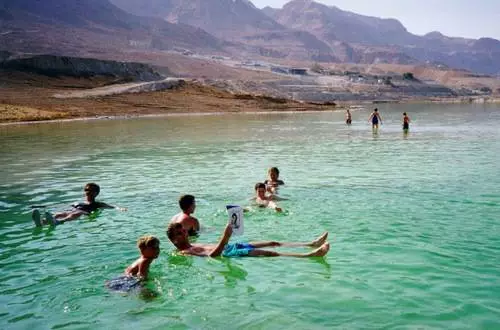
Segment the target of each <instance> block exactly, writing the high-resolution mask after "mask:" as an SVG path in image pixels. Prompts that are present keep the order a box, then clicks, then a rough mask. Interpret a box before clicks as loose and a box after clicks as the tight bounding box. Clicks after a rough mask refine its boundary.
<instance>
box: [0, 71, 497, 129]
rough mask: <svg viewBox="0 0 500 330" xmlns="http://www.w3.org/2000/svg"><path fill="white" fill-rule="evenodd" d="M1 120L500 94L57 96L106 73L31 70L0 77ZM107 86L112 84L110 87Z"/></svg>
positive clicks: (183, 88) (186, 89) (191, 85)
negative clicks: (62, 74) (307, 98)
mask: <svg viewBox="0 0 500 330" xmlns="http://www.w3.org/2000/svg"><path fill="white" fill-rule="evenodd" d="M0 83H2V84H1V85H2V86H1V87H2V88H0V125H1V126H6V125H27V124H41V123H57V122H59V123H64V122H72V121H93V120H119V119H136V118H154V117H168V116H206V115H224V114H236V113H237V114H252V115H255V114H259V113H260V114H272V113H287V114H291V113H302V112H325V111H338V110H341V109H346V108H351V107H352V108H355V107H363V108H370V107H377V106H379V107H380V106H383V104H415V103H421V104H458V103H480V104H483V103H484V104H487V103H500V98H497V97H494V96H490V97H464V96H460V97H455V98H426V99H423V98H422V99H400V100H372V101H369V100H363V101H356V100H353V101H346V102H342V103H341V104H335V103H329V104H328V103H327V104H322V103H314V102H302V101H295V100H290V99H286V98H279V97H271V96H266V95H253V94H238V93H231V92H229V91H226V90H223V89H219V88H217V87H213V86H207V85H205V84H202V83H198V82H189V81H188V82H185V83H183V84H182V85H180V86H179V87H176V88H172V89H168V90H161V91H152V92H139V93H123V94H116V95H106V96H93V97H79V98H57V97H54V95H58V94H61V93H69V94H70V95H71V93H73V94H75V93H76V94H81V93H87V92H86V91H89V90H92V89H94V88H96V87H99V86H107V85H106V84H107V83H109V81H108V80H106V79H105V78H95V79H84V78H58V79H54V78H47V77H42V76H36V75H32V74H11V75H3V76H2V77H0ZM106 88H107V89H109V87H106Z"/></svg>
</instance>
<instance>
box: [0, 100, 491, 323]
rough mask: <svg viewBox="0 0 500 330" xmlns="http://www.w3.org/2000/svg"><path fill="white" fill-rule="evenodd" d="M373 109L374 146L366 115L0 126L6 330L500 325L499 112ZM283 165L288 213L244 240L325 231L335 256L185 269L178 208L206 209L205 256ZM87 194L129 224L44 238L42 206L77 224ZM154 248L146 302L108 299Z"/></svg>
mask: <svg viewBox="0 0 500 330" xmlns="http://www.w3.org/2000/svg"><path fill="white" fill-rule="evenodd" d="M379 110H380V111H381V115H382V117H383V118H384V125H382V126H381V127H380V128H379V131H378V133H377V134H373V132H372V131H371V124H370V123H368V122H367V118H368V117H369V114H370V112H371V109H366V110H359V111H353V112H352V117H353V123H352V125H350V126H347V125H346V124H345V121H344V112H343V111H339V112H327V113H293V114H245V115H223V116H194V117H189V116H180V117H163V118H144V119H134V120H110V121H90V122H64V123H51V124H34V125H22V126H0V159H1V160H2V161H1V162H0V252H1V253H0V263H1V269H2V272H1V275H0V327H1V328H6V329H26V328H34V329H36V328H43V329H46V328H96V327H101V328H106V329H121V328H123V325H124V324H127V326H128V327H134V326H136V327H139V328H173V327H178V328H227V327H228V319H230V320H231V322H230V323H229V324H230V325H229V328H305V329H309V328H332V327H343V328H346V327H347V328H385V327H391V328H397V327H400V328H403V327H423V328H463V327H468V328H491V329H495V328H498V327H499V326H500V324H499V322H498V320H499V319H500V317H499V316H500V314H499V313H498V298H497V297H498V296H499V295H500V292H499V289H498V285H497V284H498V283H499V281H500V272H499V270H498V264H499V263H500V257H499V256H500V253H498V252H499V251H498V246H500V238H499V237H500V235H498V234H499V232H500V227H499V223H498V216H497V215H498V214H500V194H499V193H498V186H500V177H499V176H498V164H499V163H500V132H499V130H498V127H499V126H500V109H499V108H498V107H496V106H482V105H481V106H475V105H453V106H441V105H435V106H434V105H405V106H402V105H384V107H383V108H382V107H381V108H379ZM404 111H406V112H408V114H409V115H410V117H411V118H412V126H411V132H409V133H407V134H405V133H404V132H402V131H401V130H402V127H401V114H402V112H404ZM271 166H277V167H278V168H279V169H280V172H281V173H280V178H281V179H283V180H284V181H285V182H286V185H285V186H283V187H281V188H280V195H283V196H284V197H286V198H287V199H288V200H285V201H281V202H279V203H280V206H282V207H283V208H284V209H285V210H287V212H286V213H284V214H276V213H275V212H273V211H272V210H266V209H264V210H262V209H258V210H254V211H253V212H250V213H247V214H245V235H244V236H242V237H238V238H237V239H238V240H242V241H255V240H260V239H266V240H278V241H309V240H310V239H311V238H313V237H314V236H316V235H317V234H318V233H322V232H323V231H325V230H327V231H329V232H330V236H329V237H330V238H329V241H330V243H331V251H330V253H329V254H328V256H327V257H326V258H324V259H322V258H310V259H293V258H240V259H215V260H210V259H203V258H195V257H185V256H179V255H177V254H175V252H174V250H173V247H172V245H170V244H169V243H168V240H167V238H166V234H165V230H166V224H167V221H168V219H170V217H171V216H172V215H174V214H176V213H178V212H179V207H178V202H177V201H178V198H179V196H180V195H181V194H184V193H190V194H194V195H195V196H196V197H197V201H198V204H197V209H196V213H195V216H196V217H198V218H199V219H200V220H201V222H202V225H203V226H204V228H205V229H204V230H203V231H202V233H201V235H200V237H199V238H197V239H196V241H197V242H198V243H204V242H215V241H217V240H218V238H219V237H220V234H221V232H222V229H223V228H224V225H225V224H226V222H227V214H226V212H225V205H227V204H233V203H234V204H238V205H243V206H244V205H248V204H249V200H248V199H249V197H250V196H252V195H253V194H254V192H253V186H254V184H255V183H256V182H258V181H262V180H265V178H266V173H267V169H268V168H269V167H271ZM87 182H97V183H99V185H100V186H101V193H100V195H99V197H98V200H101V201H104V202H107V203H110V204H117V205H120V206H124V207H128V209H129V211H128V212H117V211H114V210H103V211H102V212H101V213H100V214H98V215H97V216H96V217H94V218H93V219H88V218H84V219H82V220H81V221H75V222H74V223H69V224H65V225H62V226H59V227H56V228H42V229H38V228H34V227H33V225H32V222H31V219H30V213H31V207H30V206H31V205H43V206H45V207H46V208H47V209H48V210H51V211H53V210H61V209H65V208H67V207H68V206H69V205H71V204H72V203H73V202H75V201H79V200H81V199H82V198H83V196H82V187H83V185H84V184H85V183H87ZM148 233H149V234H154V235H156V236H158V237H159V238H160V240H161V248H162V252H161V255H160V257H159V258H158V259H157V260H155V262H154V263H153V264H152V266H151V278H150V280H149V281H148V282H147V285H146V287H147V288H148V290H150V291H149V293H148V294H147V295H146V296H145V297H144V296H141V295H127V296H122V295H114V294H110V293H109V292H108V291H107V290H106V289H105V288H104V282H105V281H106V280H109V279H111V278H114V277H116V276H117V275H119V274H122V273H123V270H124V268H125V267H126V266H127V265H129V264H130V263H131V262H132V261H133V260H135V259H136V258H137V256H138V250H137V247H136V240H137V238H138V237H140V236H142V235H144V234H148ZM235 240H236V238H235ZM464 325H466V326H464Z"/></svg>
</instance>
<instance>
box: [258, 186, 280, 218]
mask: <svg viewBox="0 0 500 330" xmlns="http://www.w3.org/2000/svg"><path fill="white" fill-rule="evenodd" d="M252 199H253V200H254V201H255V203H256V204H257V205H258V206H260V207H267V208H270V209H273V210H275V211H276V212H283V209H282V208H281V207H279V206H278V205H277V204H276V203H275V202H274V201H275V200H277V199H279V198H278V196H275V195H266V185H265V184H263V183H261V182H259V183H257V184H255V197H254V198H252Z"/></svg>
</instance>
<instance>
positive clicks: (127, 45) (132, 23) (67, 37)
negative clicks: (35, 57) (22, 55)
mask: <svg viewBox="0 0 500 330" xmlns="http://www.w3.org/2000/svg"><path fill="white" fill-rule="evenodd" d="M0 15H2V17H3V19H2V20H0V45H1V46H0V47H1V48H3V49H6V50H10V51H19V52H28V53H33V52H38V53H53V54H57V53H64V54H66V55H86V54H96V53H97V54H101V53H108V52H117V51H120V50H132V49H172V48H174V47H186V48H192V49H205V50H206V49H210V50H213V51H217V50H219V51H220V50H222V46H223V43H222V42H221V41H220V40H218V39H217V38H215V37H214V36H212V35H210V34H208V33H207V32H205V31H203V30H200V29H198V28H195V27H192V26H188V25H184V24H172V23H169V22H166V21H164V20H162V19H159V18H152V17H151V18H147V17H139V16H135V15H133V14H130V13H127V12H125V11H124V10H122V9H120V8H118V7H116V6H115V5H113V4H111V3H110V2H109V1H108V0H65V1H59V0H44V1H37V0H1V1H0Z"/></svg>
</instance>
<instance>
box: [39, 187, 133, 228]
mask: <svg viewBox="0 0 500 330" xmlns="http://www.w3.org/2000/svg"><path fill="white" fill-rule="evenodd" d="M83 190H84V193H85V202H84V203H75V204H73V205H72V209H71V210H69V211H65V212H58V213H54V214H52V213H50V212H45V220H42V219H41V215H40V211H39V210H38V209H35V210H33V212H32V213H31V217H32V219H33V222H34V223H35V226H37V227H41V226H42V225H47V224H48V225H51V226H55V225H59V224H62V223H64V222H67V221H72V220H76V219H78V218H79V217H81V216H82V215H89V214H91V213H92V212H95V211H97V210H99V209H117V210H120V211H127V209H126V208H123V207H118V206H113V205H109V204H106V203H103V202H97V201H96V200H95V199H96V197H97V195H99V192H100V190H101V188H100V187H99V186H98V185H97V184H95V183H87V184H86V185H85V187H84V189H83Z"/></svg>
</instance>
